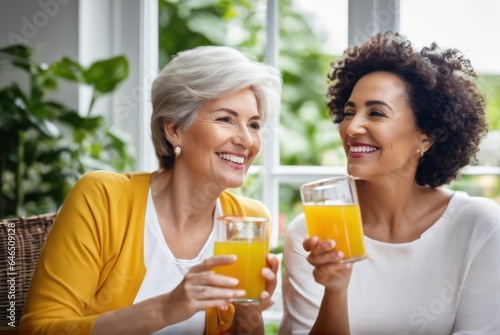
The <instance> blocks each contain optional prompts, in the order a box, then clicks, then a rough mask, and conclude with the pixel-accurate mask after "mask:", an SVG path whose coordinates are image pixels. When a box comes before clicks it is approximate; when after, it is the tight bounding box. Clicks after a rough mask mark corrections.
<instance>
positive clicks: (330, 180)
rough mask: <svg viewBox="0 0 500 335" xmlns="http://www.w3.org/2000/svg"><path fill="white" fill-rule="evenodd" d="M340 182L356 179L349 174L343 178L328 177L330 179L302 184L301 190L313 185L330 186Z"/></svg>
mask: <svg viewBox="0 0 500 335" xmlns="http://www.w3.org/2000/svg"><path fill="white" fill-rule="evenodd" d="M339 180H355V178H354V177H353V176H351V175H348V174H346V175H343V176H335V177H328V178H323V179H318V180H313V181H310V182H307V183H305V184H302V185H301V186H300V189H302V188H306V187H309V186H313V185H321V184H328V183H330V182H334V181H339Z"/></svg>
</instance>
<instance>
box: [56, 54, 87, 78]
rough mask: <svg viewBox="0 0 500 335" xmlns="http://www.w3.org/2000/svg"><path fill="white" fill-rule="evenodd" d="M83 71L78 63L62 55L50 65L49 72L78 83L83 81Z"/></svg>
mask: <svg viewBox="0 0 500 335" xmlns="http://www.w3.org/2000/svg"><path fill="white" fill-rule="evenodd" d="M84 71H85V70H84V69H83V68H82V66H81V65H80V64H79V63H77V62H75V61H74V60H72V59H70V58H68V57H63V58H62V59H61V60H60V61H57V62H55V63H53V64H52V66H51V67H50V72H51V73H53V74H54V75H55V76H57V77H60V78H64V79H66V80H70V81H75V82H78V83H83V82H84V78H83V77H84Z"/></svg>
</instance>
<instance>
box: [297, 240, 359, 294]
mask: <svg viewBox="0 0 500 335" xmlns="http://www.w3.org/2000/svg"><path fill="white" fill-rule="evenodd" d="M303 247H304V249H305V250H306V251H308V252H309V256H307V261H308V262H309V263H310V264H311V265H312V266H314V271H313V275H314V279H315V280H316V282H318V283H319V284H321V285H323V286H325V290H327V291H329V292H334V293H340V292H342V291H344V290H347V286H348V285H349V280H350V278H351V272H352V263H344V264H342V263H340V261H341V260H342V258H344V254H343V253H342V252H341V251H335V250H333V248H335V241H333V240H327V241H324V242H320V240H319V238H318V237H317V236H313V237H310V238H307V239H305V240H304V242H303Z"/></svg>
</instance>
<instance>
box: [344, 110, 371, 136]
mask: <svg viewBox="0 0 500 335" xmlns="http://www.w3.org/2000/svg"><path fill="white" fill-rule="evenodd" d="M365 121H366V120H365V119H364V117H363V116H362V115H361V114H360V113H357V114H356V115H354V116H353V117H352V119H350V120H344V122H347V126H346V133H347V135H349V136H351V137H354V136H356V135H362V134H364V133H366V128H365Z"/></svg>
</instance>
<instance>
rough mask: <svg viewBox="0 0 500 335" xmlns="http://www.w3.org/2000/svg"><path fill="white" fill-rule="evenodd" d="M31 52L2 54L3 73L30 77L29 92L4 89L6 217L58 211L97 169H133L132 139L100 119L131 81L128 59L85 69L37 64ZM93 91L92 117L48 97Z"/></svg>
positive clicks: (0, 174)
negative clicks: (68, 88) (63, 84)
mask: <svg viewBox="0 0 500 335" xmlns="http://www.w3.org/2000/svg"><path fill="white" fill-rule="evenodd" d="M32 54H33V49H32V48H30V47H29V46H26V45H13V46H9V47H6V48H2V49H0V70H2V68H3V67H5V66H12V67H13V68H15V69H16V70H19V71H22V72H24V73H26V74H27V75H28V87H27V88H25V89H23V88H22V87H21V86H20V85H19V84H18V83H16V82H12V83H10V84H8V85H6V86H5V87H0V143H1V145H0V182H1V187H2V192H1V197H0V218H7V217H16V216H24V215H33V214H40V213H49V212H55V211H57V209H58V207H59V206H60V205H61V204H62V202H63V201H64V199H65V198H66V196H67V194H68V192H69V190H70V189H71V187H72V186H73V184H74V183H75V182H76V180H77V179H78V178H79V177H80V176H81V175H82V174H83V173H85V172H87V171H90V170H95V169H109V170H115V171H123V170H126V169H131V168H133V166H134V160H133V158H132V156H131V154H130V153H129V151H128V148H129V146H128V145H127V140H126V139H125V138H124V137H123V136H122V135H120V134H119V133H118V132H117V131H116V130H115V129H113V127H111V126H110V125H108V124H107V123H106V120H105V119H104V118H103V117H102V116H97V115H92V110H93V107H94V104H95V102H96V101H97V100H98V99H99V98H100V97H102V96H103V95H105V94H109V93H111V92H113V91H114V90H115V89H116V87H117V86H118V85H119V83H121V82H122V81H123V80H124V79H125V78H126V77H127V76H128V62H127V59H126V58H125V57H124V56H117V57H113V58H110V59H105V60H100V61H97V62H95V63H93V64H91V65H90V66H89V67H88V68H84V67H83V66H81V65H80V64H79V63H78V62H76V61H74V60H71V59H69V58H67V57H63V58H61V59H60V60H59V61H56V62H54V63H52V64H50V65H47V64H44V63H37V62H35V61H34V60H33V58H32ZM61 80H63V81H71V82H75V83H78V84H81V85H88V86H90V87H91V89H92V92H93V93H92V101H91V103H90V107H89V110H88V111H86V113H84V114H83V115H82V114H81V113H79V112H78V111H77V110H75V109H72V108H69V107H68V106H66V105H64V104H62V103H60V102H58V101H54V100H51V99H48V98H47V96H46V95H47V93H48V92H49V91H54V90H57V88H58V86H59V84H60V81H61Z"/></svg>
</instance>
